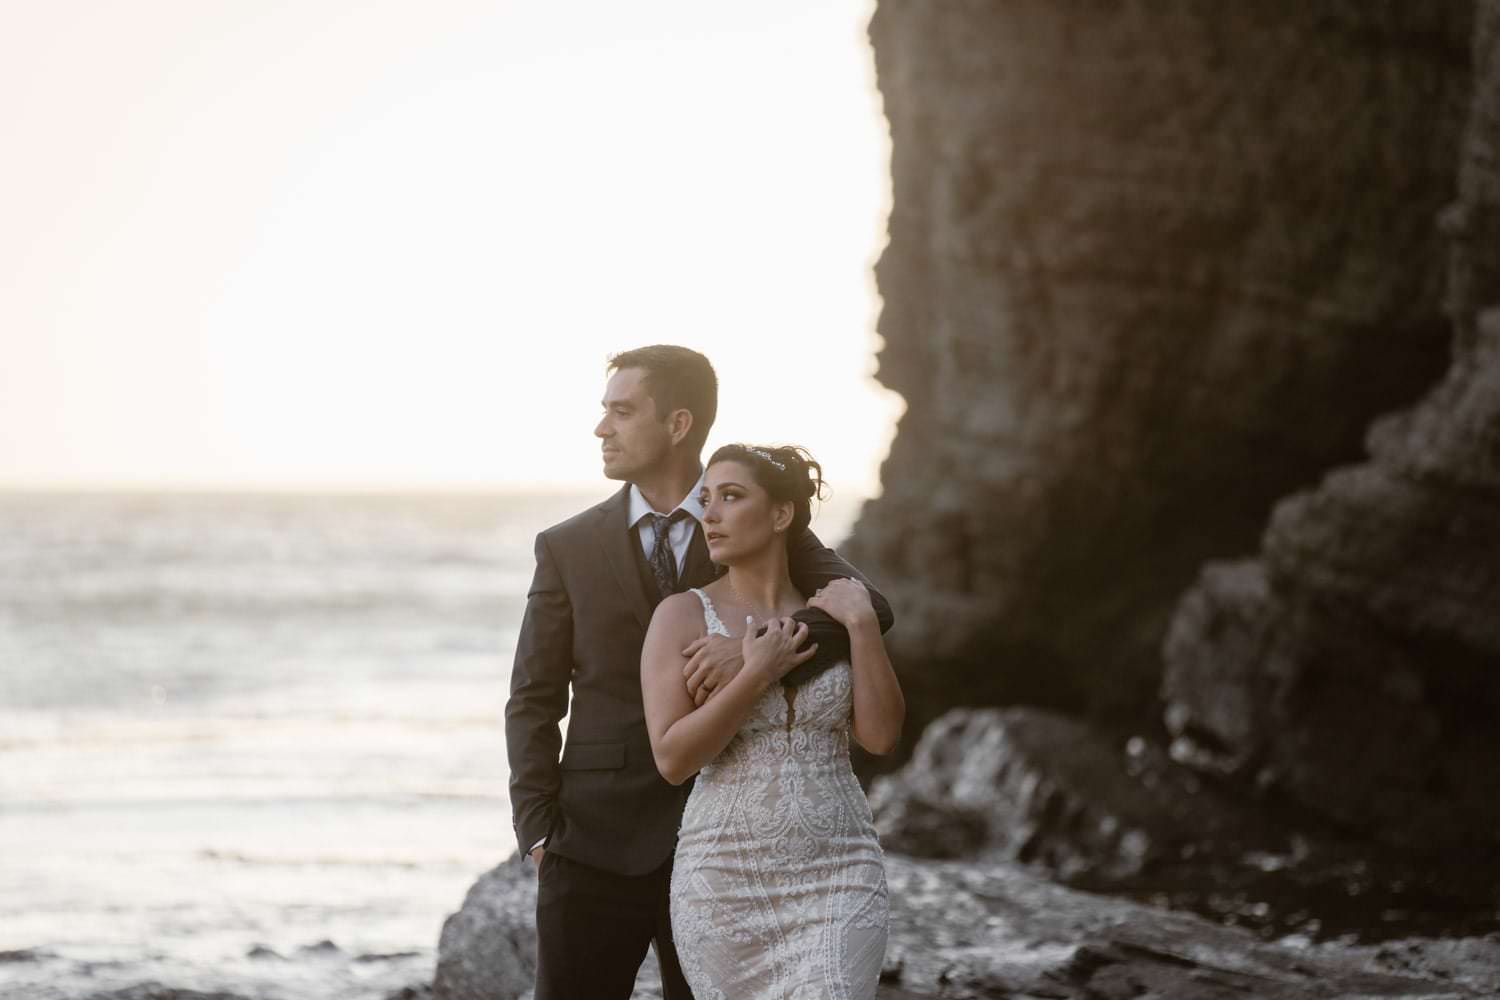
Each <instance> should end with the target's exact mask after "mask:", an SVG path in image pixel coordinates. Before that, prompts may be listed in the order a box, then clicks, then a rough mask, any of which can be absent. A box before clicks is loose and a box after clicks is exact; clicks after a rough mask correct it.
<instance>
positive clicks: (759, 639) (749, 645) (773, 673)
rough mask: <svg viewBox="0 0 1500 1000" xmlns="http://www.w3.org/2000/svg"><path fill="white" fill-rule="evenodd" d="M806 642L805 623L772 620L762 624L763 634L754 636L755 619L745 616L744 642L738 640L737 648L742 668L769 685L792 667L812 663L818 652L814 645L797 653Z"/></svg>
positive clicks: (789, 620)
mask: <svg viewBox="0 0 1500 1000" xmlns="http://www.w3.org/2000/svg"><path fill="white" fill-rule="evenodd" d="M806 641H807V624H806V623H805V622H799V621H796V620H795V619H792V618H776V619H773V620H772V621H769V622H767V623H766V630H765V631H764V632H762V633H761V634H760V635H756V634H755V619H754V618H751V617H750V616H749V615H746V616H745V638H744V639H743V640H741V642H740V647H741V649H743V650H744V655H745V666H746V667H747V668H749V669H753V670H757V671H759V672H760V673H761V675H762V676H763V677H765V678H766V680H767V681H768V682H769V683H771V684H775V683H777V682H778V681H780V680H781V678H783V677H785V676H786V675H787V674H789V673H791V672H792V669H793V668H794V667H797V666H800V665H801V664H803V663H806V662H807V661H808V660H810V659H812V656H813V654H814V653H816V652H817V651H818V644H817V643H813V644H812V645H811V646H809V647H808V648H807V649H804V650H803V651H802V652H800V653H799V652H797V649H798V647H799V646H801V645H802V644H803V643H804V642H806Z"/></svg>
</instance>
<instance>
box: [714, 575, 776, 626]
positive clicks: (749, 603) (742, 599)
mask: <svg viewBox="0 0 1500 1000" xmlns="http://www.w3.org/2000/svg"><path fill="white" fill-rule="evenodd" d="M725 582H726V583H728V584H729V592H730V593H731V594H733V595H734V599H735V600H736V601H739V602H740V604H741V605H742V606H744V607H747V608H749V609H750V610H751V611H754V612H757V613H759V612H760V608H759V607H757V606H756V604H755V602H753V601H747V600H745V595H744V594H742V593H740V591H739V588H738V587H736V586H735V585H734V581H733V580H726V581H725ZM760 620H761V622H762V623H764V622H769V621H770V620H771V616H770V615H764V614H763V615H761V618H760Z"/></svg>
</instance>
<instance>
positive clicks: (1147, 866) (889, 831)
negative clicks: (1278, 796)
mask: <svg viewBox="0 0 1500 1000" xmlns="http://www.w3.org/2000/svg"><path fill="white" fill-rule="evenodd" d="M1232 791H1233V790H1232V789H1226V788H1221V787H1219V784H1218V783H1217V782H1216V781H1214V780H1213V779H1212V778H1211V777H1207V776H1202V775H1200V774H1198V773H1196V772H1195V771H1193V770H1191V769H1190V768H1188V767H1185V766H1183V765H1181V764H1178V763H1176V762H1174V761H1172V760H1171V759H1170V757H1169V756H1168V754H1167V753H1166V752H1165V750H1164V748H1162V747H1160V746H1158V745H1155V744H1153V743H1152V742H1150V741H1149V740H1147V739H1145V738H1143V737H1141V736H1131V737H1128V738H1124V737H1110V736H1106V735H1103V734H1101V733H1100V732H1099V731H1098V730H1097V728H1094V727H1090V726H1088V725H1086V724H1084V723H1082V722H1079V721H1077V720H1075V719H1070V718H1067V717H1064V716H1059V715H1056V714H1053V713H1049V712H1045V711H1041V710H1037V709H1028V708H1012V709H1006V710H1000V709H978V710H971V709H954V710H953V711H951V712H949V713H948V714H946V715H944V716H943V717H941V718H940V719H938V720H937V721H936V722H934V723H933V724H932V725H930V726H928V727H927V730H926V731H925V732H924V733H923V735H922V739H921V740H920V742H918V744H917V747H916V750H915V751H914V753H913V754H912V757H911V760H910V761H908V763H907V764H906V766H905V767H904V768H902V769H901V771H899V772H897V773H896V774H890V775H884V776H882V777H879V778H877V779H876V780H875V782H874V785H873V787H872V788H871V790H870V805H871V808H872V809H873V811H874V813H875V824H876V827H877V829H878V830H879V831H880V839H881V843H882V844H884V845H885V846H886V848H887V849H888V850H896V851H900V852H903V853H906V854H910V855H914V856H917V857H923V858H968V859H981V860H1005V861H1021V862H1025V863H1027V864H1028V865H1030V866H1031V867H1032V869H1033V870H1034V871H1037V872H1038V873H1039V874H1045V875H1046V876H1048V877H1051V878H1055V879H1058V880H1060V881H1062V882H1063V883H1065V884H1067V885H1070V886H1072V887H1074V888H1087V889H1095V890H1101V891H1103V890H1107V891H1110V892H1113V893H1118V894H1122V895H1128V896H1130V897H1132V898H1136V899H1140V900H1146V901H1150V902H1152V903H1154V904H1156V905H1161V906H1167V907H1171V908H1172V909H1177V910H1188V911H1192V912H1196V913H1198V914H1200V915H1203V916H1206V917H1208V918H1210V919H1213V920H1217V921H1221V922H1224V923H1227V924H1232V925H1238V926H1243V927H1246V928H1251V929H1254V930H1256V931H1257V932H1259V933H1262V934H1268V935H1284V934H1290V933H1296V934H1299V935H1303V936H1305V937H1307V938H1309V939H1312V940H1325V939H1331V938H1338V937H1342V936H1343V935H1346V934H1355V935H1358V936H1359V937H1360V938H1361V939H1367V940H1379V939H1382V938H1389V937H1396V936H1400V935H1403V934H1428V935H1430V934H1448V933H1457V934H1463V933H1484V932H1487V931H1489V930H1493V929H1495V928H1496V927H1497V926H1500V894H1497V891H1496V881H1495V879H1494V874H1493V873H1490V880H1489V881H1486V879H1485V878H1484V877H1483V876H1484V874H1485V873H1484V872H1483V871H1481V870H1476V868H1475V867H1474V866H1473V865H1472V864H1468V863H1466V862H1465V861H1464V859H1462V858H1456V859H1451V860H1445V861H1444V862H1443V863H1440V864H1435V863H1433V862H1432V861H1431V860H1430V859H1426V858H1415V859H1414V858H1411V857H1408V856H1406V855H1405V854H1398V853H1393V852H1391V851H1389V850H1382V849H1380V848H1379V846H1378V845H1372V844H1370V843H1369V842H1368V841H1367V840H1364V839H1359V838H1355V837H1350V836H1345V835H1342V834H1341V833H1340V832H1339V831H1337V830H1336V829H1333V828H1331V827H1330V826H1329V824H1328V823H1327V822H1326V821H1324V820H1323V819H1322V817H1321V816H1320V815H1318V814H1317V813H1316V812H1314V811H1311V810H1306V809H1300V810H1299V809H1296V808H1295V807H1292V806H1288V805H1285V804H1280V803H1274V802H1271V801H1267V800H1266V799H1264V798H1262V799H1258V800H1247V798H1246V797H1245V796H1242V795H1234V794H1231V792H1232Z"/></svg>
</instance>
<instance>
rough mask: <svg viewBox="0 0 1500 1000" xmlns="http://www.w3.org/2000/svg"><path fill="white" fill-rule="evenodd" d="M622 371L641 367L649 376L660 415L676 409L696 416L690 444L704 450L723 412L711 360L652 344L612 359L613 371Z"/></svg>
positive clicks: (649, 385) (689, 434)
mask: <svg viewBox="0 0 1500 1000" xmlns="http://www.w3.org/2000/svg"><path fill="white" fill-rule="evenodd" d="M622 368H640V369H641V370H643V371H644V372H645V373H646V391H647V392H648V393H650V395H651V401H652V402H653V403H655V404H656V413H657V416H659V417H665V416H666V415H667V414H669V413H671V412H672V411H673V410H687V411H688V412H689V413H691V414H692V415H693V427H692V429H691V430H690V431H688V436H687V439H686V444H688V445H689V446H690V447H692V448H693V450H694V451H702V450H703V443H704V442H705V441H707V440H708V431H709V428H710V427H712V426H713V425H714V417H716V416H718V413H719V377H718V376H717V375H715V374H714V366H713V365H711V364H709V363H708V359H707V358H705V357H704V356H703V355H701V354H699V353H698V352H697V351H694V350H690V349H688V348H686V347H677V346H675V345H673V344H652V345H651V346H650V347H637V348H636V349H635V350H633V351H621V352H620V353H619V354H616V355H614V356H613V357H611V358H610V359H609V371H611V372H616V371H619V370H620V369H622Z"/></svg>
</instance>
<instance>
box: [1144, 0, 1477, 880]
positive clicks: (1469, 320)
mask: <svg viewBox="0 0 1500 1000" xmlns="http://www.w3.org/2000/svg"><path fill="white" fill-rule="evenodd" d="M1477 11H1478V21H1477V26H1476V27H1477V30H1476V33H1475V37H1476V46H1475V48H1476V52H1475V66H1476V73H1475V80H1476V88H1475V99H1474V103H1473V108H1472V112H1471V115H1470V118H1469V122H1468V127H1467V131H1466V135H1465V143H1464V147H1463V156H1462V160H1461V165H1460V169H1459V172H1458V188H1459V200H1458V201H1457V202H1456V203H1455V204H1454V205H1452V206H1450V208H1449V209H1448V210H1447V211H1445V212H1444V221H1445V226H1446V228H1447V229H1448V231H1449V232H1450V233H1451V234H1452V235H1453V237H1454V244H1453V249H1452V254H1451V266H1450V273H1451V274H1452V275H1453V278H1452V283H1451V286H1450V296H1449V308H1450V311H1451V313H1452V319H1453V324H1454V328H1455V337H1454V350H1453V361H1452V366H1451V368H1450V370H1449V372H1448V374H1447V376H1446V378H1445V379H1443V381H1442V382H1441V383H1440V384H1439V385H1438V386H1437V387H1436V388H1435V389H1433V390H1432V391H1431V392H1430V393H1429V394H1428V395H1427V397H1426V398H1425V399H1423V400H1422V401H1421V402H1420V403H1419V404H1418V405H1417V406H1416V407H1414V408H1413V409H1410V410H1408V411H1406V412H1403V413H1400V414H1397V415H1395V416H1391V417H1387V418H1384V419H1381V420H1380V421H1378V422H1377V423H1376V424H1375V425H1374V426H1373V428H1372V429H1371V431H1370V434H1369V436H1368V447H1369V451H1370V461H1368V462H1366V463H1365V464H1363V465H1358V466H1352V467H1348V468H1342V469H1338V470H1336V471H1334V472H1332V473H1330V474H1329V475H1327V476H1326V477H1325V478H1324V480H1323V482H1322V484H1321V485H1320V486H1319V487H1318V488H1317V489H1315V490H1311V491H1308V492H1304V493H1299V494H1297V495H1295V496H1293V497H1291V498H1289V499H1287V500H1285V501H1283V502H1282V503H1280V504H1279V505H1278V506H1277V507H1276V510H1275V514H1274V516H1273V517H1272V519H1271V522H1270V525H1269V527H1268V528H1267V529H1266V532H1265V537H1264V541H1263V546H1262V553H1261V555H1260V557H1259V558H1258V559H1253V560H1245V561H1241V562H1235V563H1219V564H1211V565H1209V566H1208V567H1206V568H1205V569H1204V570H1203V572H1202V573H1201V575H1200V577H1199V581H1198V584H1197V586H1196V587H1194V588H1193V590H1192V591H1191V592H1190V593H1188V594H1187V596H1186V597H1185V598H1184V599H1183V601H1182V603H1181V605H1180V607H1179V608H1178V611H1177V614H1176V617H1175V618H1174V620H1173V622H1172V625H1171V630H1170V633H1169V636H1168V639H1167V642H1166V645H1165V655H1166V661H1167V672H1166V676H1165V679H1164V685H1163V695H1164V698H1165V699H1166V700H1167V701H1168V703H1169V704H1168V708H1167V714H1166V719H1167V723H1168V726H1169V727H1170V729H1171V730H1172V732H1173V733H1174V734H1176V735H1177V737H1178V739H1177V742H1176V743H1175V744H1174V752H1175V754H1176V756H1177V757H1179V758H1180V759H1181V760H1183V761H1185V762H1188V763H1190V764H1192V765H1194V766H1196V767H1200V768H1203V769H1205V770H1212V771H1215V772H1218V773H1221V774H1224V775H1227V776H1230V777H1233V778H1238V779H1241V780H1243V781H1245V782H1247V783H1248V782H1254V783H1255V784H1256V785H1257V786H1259V787H1261V788H1266V787H1274V788H1276V789H1278V790H1280V791H1282V792H1284V793H1285V794H1286V795H1287V796H1289V797H1291V798H1292V799H1294V800H1296V801H1298V802H1300V803H1302V804H1304V805H1306V806H1307V807H1308V808H1310V809H1313V810H1316V811H1318V812H1319V813H1321V814H1323V815H1325V816H1327V817H1329V818H1330V819H1332V820H1333V821H1335V822H1336V823H1338V824H1340V825H1342V826H1344V827H1346V828H1348V829H1350V830H1359V831H1362V832H1365V833H1366V834H1368V835H1370V836H1373V837H1375V838H1378V839H1380V840H1382V841H1386V842H1389V843H1392V844H1397V845H1402V846H1405V847H1407V848H1410V849H1413V850H1421V851H1429V852H1434V853H1437V854H1448V853H1449V852H1452V851H1453V850H1454V849H1460V850H1462V849H1465V848H1467V849H1471V850H1473V851H1475V852H1482V854H1481V853H1476V854H1475V855H1474V856H1475V857H1476V858H1478V857H1484V858H1486V859H1488V861H1489V865H1488V867H1489V868H1490V869H1493V868H1494V867H1495V865H1494V860H1495V858H1496V857H1500V853H1497V849H1500V740H1497V739H1496V733H1497V723H1496V719H1497V718H1500V308H1495V309H1489V310H1488V311H1485V308H1484V307H1488V306H1500V156H1497V153H1500V3H1495V2H1493V0H1489V2H1485V3H1481V4H1480V5H1479V6H1478V7H1477Z"/></svg>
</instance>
